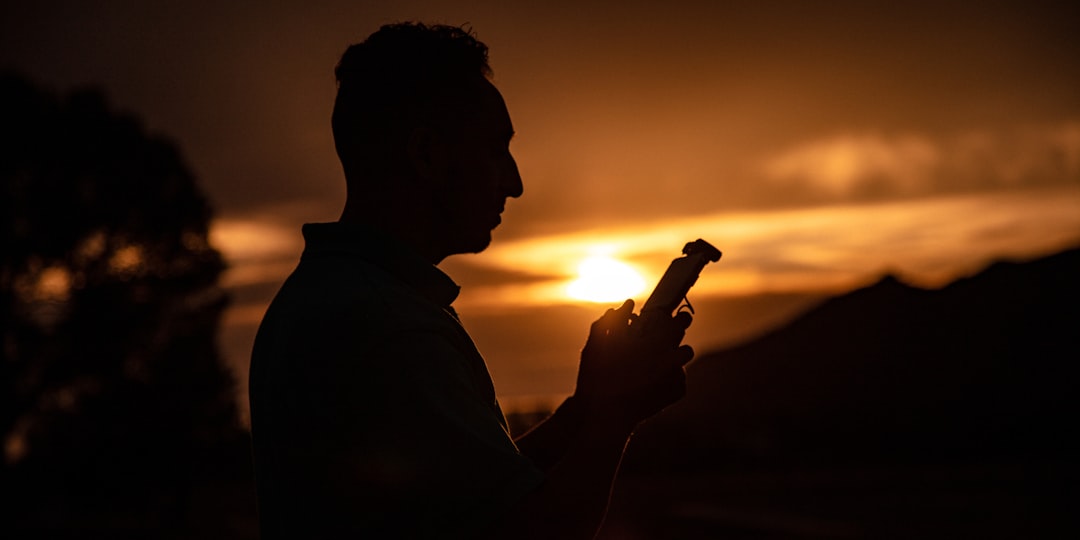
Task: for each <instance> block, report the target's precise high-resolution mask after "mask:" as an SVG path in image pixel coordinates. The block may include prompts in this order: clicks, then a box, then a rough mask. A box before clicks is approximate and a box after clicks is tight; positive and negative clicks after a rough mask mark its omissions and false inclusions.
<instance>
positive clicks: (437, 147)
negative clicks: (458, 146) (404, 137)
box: [406, 126, 448, 183]
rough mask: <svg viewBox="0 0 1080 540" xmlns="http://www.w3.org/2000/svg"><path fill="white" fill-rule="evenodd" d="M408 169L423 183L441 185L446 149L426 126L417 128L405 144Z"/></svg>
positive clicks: (440, 138) (436, 134)
mask: <svg viewBox="0 0 1080 540" xmlns="http://www.w3.org/2000/svg"><path fill="white" fill-rule="evenodd" d="M406 153H407V154H406V155H407V156H408V159H409V167H410V168H411V169H412V172H413V173H414V174H415V175H416V178H417V179H419V180H421V181H423V182H425V183H432V182H434V183H441V182H442V179H443V178H444V177H445V175H446V169H447V156H448V152H447V148H446V144H445V142H444V140H443V137H442V136H440V135H439V133H437V132H436V131H435V130H433V129H431V128H430V127H427V126H418V127H416V128H413V130H412V131H411V132H410V133H409V139H408V141H407V142H406Z"/></svg>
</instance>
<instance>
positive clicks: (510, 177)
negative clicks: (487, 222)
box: [503, 156, 525, 199]
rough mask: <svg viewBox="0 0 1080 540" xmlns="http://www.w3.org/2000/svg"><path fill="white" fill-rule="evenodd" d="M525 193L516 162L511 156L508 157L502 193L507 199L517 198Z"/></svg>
mask: <svg viewBox="0 0 1080 540" xmlns="http://www.w3.org/2000/svg"><path fill="white" fill-rule="evenodd" d="M524 191H525V186H524V184H522V182H521V173H520V172H518V166H517V161H516V160H514V157H513V156H509V164H508V166H507V171H506V175H505V177H504V179H503V193H505V194H506V196H507V197H513V198H515V199H516V198H518V197H520V196H521V194H522V193H523V192H524Z"/></svg>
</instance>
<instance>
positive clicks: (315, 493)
mask: <svg viewBox="0 0 1080 540" xmlns="http://www.w3.org/2000/svg"><path fill="white" fill-rule="evenodd" d="M303 234H304V239H305V242H306V247H305V250H304V253H303V255H302V257H301V260H300V263H299V265H298V266H297V268H296V270H295V271H294V272H293V273H292V275H290V277H289V278H288V279H287V280H286V282H285V283H284V284H283V285H282V288H281V290H280V291H279V292H278V294H277V296H276V297H275V298H274V301H273V302H272V303H271V305H270V307H269V309H268V310H267V313H266V316H265V317H264V319H263V322H262V324H261V325H260V327H259V332H258V336H257V338H256V341H255V348H254V351H253V354H252V365H251V372H250V399H251V410H252V411H251V412H252V440H253V449H254V458H255V468H256V471H255V475H256V485H257V489H258V502H259V514H260V524H261V527H262V529H263V530H262V535H263V538H276V537H285V536H289V537H305V538H313V537H317V536H320V535H324V534H325V535H339V534H343V533H357V534H364V535H366V536H365V537H374V538H428V537H433V538H434V537H438V538H453V537H458V536H469V535H470V534H472V533H475V532H477V531H479V530H481V529H482V528H484V527H485V526H487V525H489V524H490V523H492V522H493V521H494V520H495V519H497V517H498V516H499V515H500V514H501V513H502V512H504V511H505V510H506V509H507V508H508V506H509V505H511V504H513V502H514V501H516V500H517V499H519V498H520V497H521V496H523V495H524V494H525V493H527V492H528V491H530V490H532V489H535V488H536V487H537V486H538V485H539V483H540V482H541V481H542V473H541V472H540V471H539V470H538V469H537V468H536V467H535V466H534V465H533V464H532V462H531V461H530V460H529V459H528V458H526V457H525V456H523V455H521V453H520V452H518V450H517V448H516V446H514V443H513V441H512V439H511V438H510V436H509V433H508V431H507V428H506V421H505V419H504V417H503V414H502V411H501V410H500V409H499V404H498V402H497V400H496V398H495V390H494V387H493V385H492V383H491V378H490V376H489V375H488V371H487V367H486V366H485V364H484V360H483V358H482V357H481V355H480V353H479V352H477V350H476V347H475V346H474V345H473V342H472V340H471V339H470V338H469V336H468V333H467V332H466V331H465V330H464V328H463V327H462V326H461V323H460V321H459V320H458V318H457V316H456V314H455V313H454V311H453V309H452V308H451V307H450V304H451V302H453V300H454V298H456V296H457V294H458V290H459V289H458V286H457V285H456V284H455V283H454V282H453V280H451V279H450V278H449V277H448V276H447V275H446V274H444V273H442V272H441V271H440V270H439V269H438V268H436V267H435V266H434V265H432V264H430V263H429V262H427V261H425V260H424V259H423V258H422V257H420V256H419V255H418V254H417V253H415V252H413V251H411V250H410V249H409V248H408V247H406V246H404V245H401V244H399V243H397V242H395V241H393V240H392V239H390V238H388V237H386V236H384V235H382V234H380V233H378V232H376V231H373V230H370V229H367V228H363V227H359V226H354V225H345V224H341V223H318V224H308V225H305V226H304V229H303Z"/></svg>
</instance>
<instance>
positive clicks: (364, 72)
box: [331, 22, 492, 176]
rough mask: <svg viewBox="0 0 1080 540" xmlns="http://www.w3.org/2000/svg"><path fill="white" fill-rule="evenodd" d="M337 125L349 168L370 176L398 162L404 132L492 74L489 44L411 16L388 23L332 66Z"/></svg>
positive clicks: (435, 115) (433, 116)
mask: <svg viewBox="0 0 1080 540" xmlns="http://www.w3.org/2000/svg"><path fill="white" fill-rule="evenodd" d="M334 75H335V76H336V77H337V83H338V92H337V99H336V100H335V102H334V113H333V117H332V119H331V124H332V128H333V133H334V144H335V147H336V149H337V152H338V157H340V158H341V161H342V165H343V166H344V167H345V169H346V176H349V172H350V170H362V171H363V174H364V175H368V174H372V173H377V172H379V171H383V170H384V169H386V168H389V167H393V166H394V165H395V163H393V161H394V160H395V159H401V158H402V156H401V155H399V154H400V152H403V150H401V148H402V147H403V144H402V143H403V140H404V139H403V138H404V137H407V136H408V133H409V131H410V130H411V129H412V128H413V127H415V126H416V125H419V124H420V123H422V122H439V121H442V120H444V119H442V118H440V115H443V113H445V112H447V111H446V109H447V108H448V106H449V107H450V108H453V106H452V103H453V101H452V100H454V99H460V97H461V95H462V93H463V92H464V91H465V90H464V89H465V88H467V87H468V86H469V85H470V84H473V83H475V81H476V80H477V79H479V78H490V77H491V75H492V71H491V67H490V66H489V65H488V48H487V45H485V44H484V43H482V42H481V41H479V40H478V39H476V37H475V35H474V34H473V32H472V30H471V29H466V28H462V27H457V26H447V25H430V26H428V25H425V24H423V23H419V22H406V23H397V24H388V25H384V26H382V27H381V28H380V29H379V30H378V31H377V32H375V33H373V34H371V35H370V36H368V38H367V39H366V40H364V41H363V42H361V43H357V44H355V45H351V46H349V48H348V49H346V50H345V53H344V54H343V55H342V57H341V60H340V61H339V62H338V65H337V67H336V68H335V69H334Z"/></svg>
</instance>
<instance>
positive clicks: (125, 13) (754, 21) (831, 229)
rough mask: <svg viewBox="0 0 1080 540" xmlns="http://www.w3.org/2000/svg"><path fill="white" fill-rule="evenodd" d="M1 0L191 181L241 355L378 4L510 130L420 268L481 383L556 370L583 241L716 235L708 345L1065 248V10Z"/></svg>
mask: <svg viewBox="0 0 1080 540" xmlns="http://www.w3.org/2000/svg"><path fill="white" fill-rule="evenodd" d="M8 4H14V3H8ZM24 4H26V5H17V6H16V5H10V6H9V5H5V6H4V7H3V8H2V10H3V17H2V18H0V20H2V22H0V45H2V47H0V66H3V67H7V68H15V69H18V70H20V71H22V72H24V73H25V74H27V75H28V76H30V77H31V78H32V79H34V80H36V81H37V82H39V83H42V84H45V85H47V86H50V87H53V88H55V89H58V90H61V89H68V88H71V87H72V86H78V85H90V84H92V85H98V86H101V87H103V88H104V89H105V91H106V92H107V93H108V95H109V97H110V99H111V100H112V101H113V103H115V104H117V106H118V107H119V108H122V109H126V110H129V111H132V112H134V113H135V114H137V115H138V116H139V117H141V118H142V119H144V121H145V122H146V124H147V126H148V127H149V128H150V129H151V130H153V131H156V132H160V133H164V134H166V135H168V136H170V137H172V138H174V139H175V140H176V141H177V142H178V144H179V145H180V147H181V150H182V151H183V153H184V155H185V156H186V157H187V159H188V162H189V163H190V164H191V166H192V168H193V169H194V171H195V172H196V174H197V175H198V177H199V178H200V181H201V184H202V186H203V188H204V189H205V190H206V191H207V193H208V194H209V195H210V197H211V200H212V201H213V202H214V204H215V206H216V208H217V210H218V217H219V218H220V221H219V222H218V223H217V225H216V226H215V235H214V238H215V240H216V241H217V243H218V246H219V247H220V248H221V249H223V250H224V252H225V254H226V256H227V257H228V258H229V260H230V261H231V262H232V263H233V268H232V269H231V270H230V273H229V274H228V275H227V276H226V278H227V284H228V285H229V286H230V288H231V290H232V291H233V297H234V306H233V308H232V309H231V311H230V312H229V314H228V316H227V323H228V324H227V326H226V332H225V335H224V342H223V346H224V348H225V351H226V353H227V355H228V357H229V359H230V361H231V362H232V363H233V364H234V365H235V366H236V367H237V369H238V372H241V373H242V372H243V371H244V369H245V367H246V361H247V360H246V359H247V354H248V352H249V349H250V337H251V335H252V331H253V322H254V321H255V320H257V318H258V315H259V314H260V312H261V309H262V307H263V306H264V305H265V302H266V301H267V300H268V298H269V297H270V295H272V293H273V290H274V289H275V288H276V286H277V284H278V283H280V280H281V279H282V278H283V277H284V275H285V273H286V272H288V270H289V269H290V267H291V265H292V264H293V263H294V262H295V259H296V257H297V255H298V254H299V250H300V244H299V233H298V228H299V224H300V223H302V222H305V221H320V220H331V219H334V218H336V214H337V212H338V211H339V209H340V205H341V203H342V202H343V197H344V185H343V179H342V176H341V172H340V168H339V166H338V164H337V161H336V158H335V156H334V153H333V146H332V141H331V138H330V131H329V114H330V110H331V107H332V100H333V93H334V86H333V78H332V68H333V65H334V63H335V62H336V60H337V56H338V55H339V54H340V53H341V51H342V50H344V48H345V46H347V45H348V44H349V43H352V42H355V41H358V40H360V39H362V38H363V37H365V36H366V35H367V34H369V33H370V32H372V31H374V30H375V29H376V28H377V27H378V25H379V24H382V23H385V22H392V21H395V20H404V19H423V20H426V21H431V22H445V23H455V24H456V23H466V22H467V23H470V24H471V25H472V26H473V28H474V29H475V31H476V33H477V35H478V37H479V38H480V39H481V40H483V41H485V42H486V43H487V44H488V45H489V46H490V48H491V61H492V65H493V68H494V71H495V82H496V85H497V86H498V87H499V88H500V89H501V90H502V91H503V94H504V96H505V97H506V100H507V103H508V106H509V108H510V112H511V115H512V117H513V120H514V123H515V128H516V131H517V135H516V137H515V141H514V144H513V146H512V150H513V151H514V153H515V155H516V157H517V159H518V162H519V166H520V169H521V171H522V175H523V177H524V182H525V196H524V197H523V198H522V199H520V200H518V201H512V202H511V203H510V205H509V207H508V211H507V214H506V216H505V219H504V225H503V227H502V228H500V229H499V230H498V231H497V233H496V241H495V244H494V245H493V247H492V249H491V250H489V252H487V253H484V254H482V255H480V256H475V257H455V258H452V259H451V260H449V261H448V262H447V263H446V264H445V269H446V270H447V271H448V272H449V273H451V275H452V276H453V277H455V278H457V279H458V280H459V281H460V282H461V283H462V284H463V285H465V286H466V290H465V292H464V293H463V296H462V298H461V301H460V303H461V306H460V307H461V309H460V311H461V312H462V315H463V317H464V318H465V320H466V324H467V325H469V326H470V328H471V329H472V331H473V333H474V334H475V335H476V336H477V341H478V342H479V344H480V346H481V350H482V351H484V352H485V354H486V356H487V357H488V358H489V362H490V363H491V364H492V372H493V374H494V375H495V378H496V385H497V387H499V389H500V392H502V393H503V394H504V395H507V396H509V395H511V394H514V395H516V394H531V393H536V394H544V393H562V392H566V391H568V390H569V387H568V385H570V384H572V371H573V358H572V356H573V354H574V350H575V348H576V347H578V346H580V341H581V340H582V339H583V338H584V332H585V326H577V325H578V324H579V323H580V324H584V323H586V322H587V321H588V320H590V319H591V318H592V317H595V315H596V314H598V312H599V311H600V310H602V308H601V307H597V306H588V307H586V308H584V309H583V308H581V307H580V306H577V307H575V306H574V305H572V304H567V305H559V304H560V301H556V300H555V299H554V297H552V295H551V294H550V293H544V292H543V291H551V290H559V289H558V288H559V287H562V286H563V285H564V284H565V281H566V280H567V279H569V278H571V277H572V276H570V275H568V273H567V272H568V268H572V267H574V266H575V265H576V263H577V262H578V260H579V258H580V257H582V256H584V255H586V254H587V252H588V251H589V250H590V249H593V248H595V246H596V245H597V244H604V245H609V246H610V245H614V246H616V248H617V250H618V251H619V255H621V256H624V257H626V258H627V260H628V261H629V262H632V263H634V264H635V265H637V266H638V267H639V268H641V269H642V270H643V271H645V273H646V277H647V278H648V279H650V280H654V279H655V277H656V276H657V275H658V273H659V272H660V271H661V270H662V268H663V266H664V265H665V264H666V263H667V261H669V260H670V259H671V258H673V257H674V256H676V255H678V250H679V249H680V248H681V246H682V243H684V242H686V241H689V240H693V239H694V238H697V237H704V238H706V239H708V240H710V241H711V242H713V243H714V244H716V245H717V246H718V247H720V248H721V249H722V250H723V251H724V252H725V255H724V259H723V260H722V261H721V262H720V263H719V264H717V265H714V266H712V267H709V268H707V269H706V274H705V275H703V277H702V281H701V282H700V284H699V287H698V288H697V289H696V291H695V292H696V293H697V294H699V295H701V296H708V298H709V299H729V301H728V303H727V304H717V305H721V306H723V305H726V306H727V307H726V308H725V307H718V308H716V309H717V310H720V311H724V313H725V317H727V318H726V319H724V322H725V324H726V326H736V327H739V328H741V330H739V329H736V330H732V329H730V328H726V329H725V330H724V331H718V330H715V329H713V328H710V324H713V325H715V324H719V321H718V320H717V321H714V322H712V323H710V319H709V315H708V314H707V313H704V312H703V311H704V309H703V308H702V307H701V306H699V310H698V311H699V313H701V316H700V317H699V318H698V320H697V321H696V323H695V328H694V329H692V330H693V331H692V332H691V334H690V339H692V340H693V339H696V340H698V343H695V344H700V343H704V344H708V345H715V344H720V343H724V342H730V341H731V340H733V339H736V338H738V337H740V336H745V335H747V334H748V333H749V332H752V331H755V330H754V329H755V328H760V327H764V326H767V325H768V324H771V323H774V322H775V321H776V320H778V319H780V318H782V317H784V316H789V315H790V314H791V313H793V312H794V311H797V309H799V308H800V307H801V306H805V305H806V302H805V301H803V300H800V299H805V298H810V297H812V296H813V295H814V294H821V293H822V292H823V291H837V290H843V289H845V288H849V287H851V286H854V285H857V284H860V283H866V282H867V281H870V280H872V279H874V277H875V276H877V275H879V274H880V273H881V272H883V271H895V272H898V273H900V274H901V275H902V276H905V277H906V278H908V279H911V280H913V281H915V282H918V283H924V284H931V285H933V284H940V283H943V282H945V281H947V280H949V279H952V278H954V277H955V276H958V275H963V274H965V273H969V272H971V271H974V270H975V269H977V268H979V267H980V266H981V265H983V264H986V263H987V262H988V261H990V260H991V259H993V258H997V257H1002V256H1009V257H1019V258H1025V257H1033V256H1037V255H1040V254H1044V253H1048V252H1050V251H1053V250H1055V249H1059V248H1061V247H1064V246H1066V245H1070V244H1075V243H1078V242H1080V222H1078V219H1077V216H1080V99H1077V98H1076V96H1078V95H1080V70H1078V69H1077V62H1076V58H1080V38H1077V37H1076V36H1078V35H1080V17H1078V16H1077V14H1076V11H1077V10H1076V8H1074V7H1069V6H1067V3H1065V2H1037V1H1034V2H1033V1H1024V2H982V3H972V2H967V1H946V2H927V3H920V2H914V3H913V2H905V3H898V4H896V5H891V6H881V5H877V4H879V3H874V4H875V5H873V6H872V7H871V6H870V5H869V4H870V3H867V2H854V1H847V2H750V1H747V2H722V3H721V2H695V3H688V2H665V3H662V4H658V3H652V2H617V3H615V2H611V3H585V2H546V3H542V4H541V3H536V4H535V5H532V6H530V7H520V6H515V5H513V4H512V3H508V2H495V1H481V2H453V3H450V2H442V3H440V2H421V1H413V2H410V1H402V2H395V3H393V6H389V5H384V6H378V5H374V4H376V3H360V2H347V1H344V0H339V1H332V2H274V3H272V4H273V6H266V5H264V4H267V3H265V2H254V1H253V0H249V1H240V2H228V3H223V4H224V5H218V3H215V2H198V1H185V2H148V3H145V4H146V5H142V4H140V3H120V2H98V3H93V4H94V5H92V6H91V5H88V4H90V3H85V2H76V1H68V2H49V1H42V2H33V3H24ZM127 4H132V5H127ZM386 4H389V3H386ZM761 295H767V296H761ZM785 295H788V296H785ZM754 297H757V298H760V299H761V301H760V302H758V303H757V304H754V303H753V302H751V301H750V300H748V299H749V298H754ZM783 298H786V299H787V300H783ZM736 299H738V300H736ZM778 299H779V300H778ZM704 300H705V299H704V298H703V301H704ZM712 301H713V300H708V302H712ZM709 305H713V304H709ZM735 306H737V307H738V309H735ZM739 309H742V310H743V311H742V313H743V316H740V315H739V313H738V311H739ZM493 313H494V314H500V313H501V316H493V315H492V314H493ZM552 320H557V322H558V323H559V324H555V323H553V322H552ZM508 321H516V322H518V323H519V325H518V326H517V327H513V328H510V327H507V326H506V325H507V322H508ZM545 321H546V322H545ZM497 322H500V324H496V323H497ZM556 326H557V327H558V328H556ZM523 327H524V328H523ZM507 328H510V330H507ZM576 328H580V330H576ZM534 329H535V331H534V332H532V333H531V334H530V333H527V332H529V331H530V330H534ZM545 332H547V333H548V334H547V335H548V337H547V339H543V340H542V341H537V338H533V337H530V336H531V335H535V334H539V335H544V333H545ZM507 336H512V337H513V339H510V338H509V337H507ZM538 344H543V346H540V345H538ZM567 356H570V357H571V358H567Z"/></svg>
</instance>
